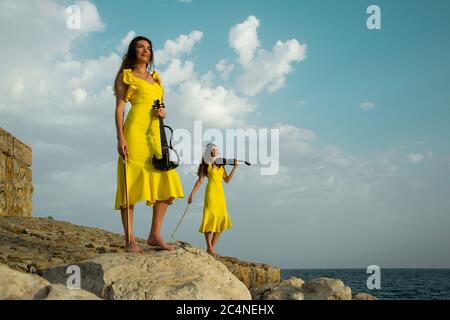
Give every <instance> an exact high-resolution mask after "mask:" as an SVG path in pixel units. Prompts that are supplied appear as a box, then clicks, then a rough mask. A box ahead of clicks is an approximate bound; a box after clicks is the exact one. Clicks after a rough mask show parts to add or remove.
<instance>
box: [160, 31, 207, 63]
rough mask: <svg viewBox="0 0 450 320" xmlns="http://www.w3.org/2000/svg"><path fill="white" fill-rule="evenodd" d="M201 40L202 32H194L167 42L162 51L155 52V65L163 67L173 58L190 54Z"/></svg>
mask: <svg viewBox="0 0 450 320" xmlns="http://www.w3.org/2000/svg"><path fill="white" fill-rule="evenodd" d="M202 38H203V32H201V31H197V30H194V31H192V32H191V33H190V34H189V35H185V34H182V35H179V36H178V37H177V38H176V39H175V40H167V41H166V42H165V43H164V48H163V49H160V50H156V51H155V65H164V64H166V63H168V62H169V61H170V60H171V59H173V58H179V57H181V56H182V55H184V54H189V53H191V51H192V49H193V48H194V46H195V45H196V44H197V43H199V42H200V40H201V39H202Z"/></svg>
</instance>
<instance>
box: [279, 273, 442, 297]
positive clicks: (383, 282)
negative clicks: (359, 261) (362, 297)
mask: <svg viewBox="0 0 450 320" xmlns="http://www.w3.org/2000/svg"><path fill="white" fill-rule="evenodd" d="M380 271H381V272H380V289H369V288H368V287H367V279H368V278H369V277H370V276H371V275H372V273H367V272H366V269H282V270H281V278H282V280H284V279H288V278H289V277H292V276H293V277H297V278H301V279H303V280H304V281H310V280H312V279H314V278H319V277H329V278H335V279H336V278H337V279H341V280H342V281H343V282H344V284H345V285H346V286H349V287H350V288H351V289H352V294H357V293H361V292H364V293H368V294H370V295H372V296H375V297H377V298H378V299H380V300H449V299H450V269H381V270H380Z"/></svg>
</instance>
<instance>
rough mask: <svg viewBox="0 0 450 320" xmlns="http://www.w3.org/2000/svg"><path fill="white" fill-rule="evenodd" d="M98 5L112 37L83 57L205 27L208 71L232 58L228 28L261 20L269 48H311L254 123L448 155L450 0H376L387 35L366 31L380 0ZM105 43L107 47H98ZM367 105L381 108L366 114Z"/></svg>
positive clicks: (198, 51) (157, 42)
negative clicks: (412, 145)
mask: <svg viewBox="0 0 450 320" xmlns="http://www.w3.org/2000/svg"><path fill="white" fill-rule="evenodd" d="M95 3H96V5H97V7H98V8H99V11H100V12H101V13H102V18H103V20H104V21H105V23H106V24H107V25H108V31H107V32H106V33H98V34H95V35H93V36H92V37H90V39H89V41H85V42H84V43H80V47H79V48H77V49H78V50H80V55H86V57H88V56H90V55H93V56H95V55H98V54H99V53H102V54H106V53H107V52H108V50H112V49H113V45H108V43H111V44H114V40H115V39H117V38H120V37H121V36H123V30H127V29H133V30H135V32H136V34H143V35H145V36H148V37H149V38H150V39H151V40H152V41H153V42H154V46H155V48H160V47H162V46H163V44H164V41H165V39H168V38H174V37H176V36H177V35H178V34H179V33H180V32H181V30H203V32H204V37H203V39H202V41H201V44H200V45H199V46H198V47H196V48H195V49H194V51H193V52H192V56H191V58H192V59H194V60H195V63H196V66H197V69H198V70H199V71H200V72H202V71H203V72H206V71H207V70H208V69H210V68H211V67H213V66H214V64H215V63H216V62H217V60H218V59H219V58H221V57H225V58H228V59H233V57H234V52H233V50H232V49H231V48H230V47H229V46H228V43H227V38H228V30H229V28H230V27H231V26H232V25H234V24H236V23H238V22H239V21H241V20H244V19H245V18H246V17H247V16H248V15H255V16H256V17H257V18H258V19H260V21H261V26H260V28H259V29H258V32H259V37H260V40H261V44H262V46H263V47H269V46H272V45H273V44H274V43H275V42H276V41H277V40H278V39H282V40H287V39H291V38H295V39H297V40H299V41H300V42H302V43H306V44H307V46H308V52H307V59H306V60H304V61H303V62H302V63H299V64H298V65H296V66H295V68H294V69H295V70H294V72H293V73H292V74H291V75H289V77H288V78H289V81H288V83H287V85H286V87H285V88H283V89H282V90H279V91H278V92H276V93H274V94H271V95H269V94H264V95H261V96H260V97H258V98H257V103H258V108H259V109H260V110H261V113H262V114H261V115H259V116H258V117H257V118H256V119H255V122H257V123H258V124H263V125H269V124H270V120H269V119H271V115H272V114H274V113H275V112H276V114H277V119H278V120H279V121H282V122H289V123H292V124H293V125H297V126H302V127H306V128H314V130H315V131H316V132H318V133H320V135H321V136H322V138H323V139H326V140H327V141H333V143H336V144H338V145H339V146H341V147H343V148H345V149H349V150H352V151H353V152H356V153H358V154H369V153H371V152H373V151H375V150H377V149H378V148H380V147H388V146H393V145H395V144H398V143H401V142H403V141H424V142H426V143H427V144H429V145H431V146H433V147H436V148H438V149H441V148H442V151H443V152H448V151H449V148H448V144H447V143H445V140H447V139H448V138H449V137H450V135H449V126H448V125H447V124H448V120H447V119H449V118H450V107H449V101H450V93H449V92H450V91H449V90H446V89H448V83H449V70H450V61H449V59H447V57H448V56H450V42H449V41H448V40H447V38H448V34H447V33H448V31H447V30H449V28H450V22H449V20H448V17H447V15H448V11H449V9H450V3H448V1H433V2H432V3H429V2H425V1H377V2H376V4H377V5H379V6H380V8H381V11H382V30H368V29H367V28H366V19H367V16H368V15H367V14H366V8H367V6H368V5H370V4H372V3H373V2H372V1H323V0H322V1H282V2H279V1H270V0H269V1H264V2H262V1H250V0H249V1H227V2H220V1H205V0H203V1H202V0H192V2H191V3H180V2H177V1H133V2H132V3H130V4H129V5H127V6H124V5H121V4H119V3H115V4H113V3H111V2H109V1H98V2H95ZM128 8H130V9H131V8H141V9H139V10H127V9H128ZM150 19H151V21H152V23H151V25H149V23H148V21H149V20H150ZM96 41H98V43H99V44H101V46H102V49H103V50H98V48H97V47H95V46H93V47H91V46H92V43H93V42H96ZM90 48H91V49H90ZM76 51H77V50H75V52H76ZM268 76H269V75H268ZM299 101H304V103H303V105H301V106H299V103H298V102H299ZM363 101H371V102H373V103H374V104H375V108H374V109H373V110H368V111H365V110H361V109H360V108H359V105H360V103H361V102H363Z"/></svg>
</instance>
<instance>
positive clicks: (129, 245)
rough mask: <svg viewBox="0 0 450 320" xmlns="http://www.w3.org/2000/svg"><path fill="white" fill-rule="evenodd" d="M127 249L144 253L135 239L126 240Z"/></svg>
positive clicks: (131, 251) (127, 250)
mask: <svg viewBox="0 0 450 320" xmlns="http://www.w3.org/2000/svg"><path fill="white" fill-rule="evenodd" d="M125 251H126V252H130V253H144V251H143V250H142V249H141V248H139V247H138V245H137V243H136V242H135V241H130V242H125Z"/></svg>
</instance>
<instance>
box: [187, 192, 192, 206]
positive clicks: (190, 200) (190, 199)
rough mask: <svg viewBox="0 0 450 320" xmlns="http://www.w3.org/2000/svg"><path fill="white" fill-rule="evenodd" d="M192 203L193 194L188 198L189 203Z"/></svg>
mask: <svg viewBox="0 0 450 320" xmlns="http://www.w3.org/2000/svg"><path fill="white" fill-rule="evenodd" d="M191 202H192V193H191V194H190V195H189V198H188V203H189V204H190V203H191Z"/></svg>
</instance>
